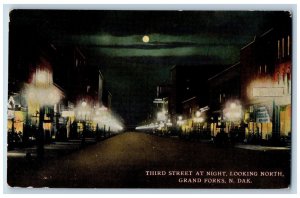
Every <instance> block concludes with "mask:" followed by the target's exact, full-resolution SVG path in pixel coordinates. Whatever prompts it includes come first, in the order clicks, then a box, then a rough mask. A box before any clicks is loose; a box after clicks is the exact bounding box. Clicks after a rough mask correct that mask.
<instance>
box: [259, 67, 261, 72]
mask: <svg viewBox="0 0 300 198" xmlns="http://www.w3.org/2000/svg"><path fill="white" fill-rule="evenodd" d="M259 74H261V65H260V66H259Z"/></svg>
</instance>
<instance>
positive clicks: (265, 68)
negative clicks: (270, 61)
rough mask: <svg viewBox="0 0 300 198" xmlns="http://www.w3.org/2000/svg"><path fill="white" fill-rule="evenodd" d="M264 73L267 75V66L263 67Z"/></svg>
mask: <svg viewBox="0 0 300 198" xmlns="http://www.w3.org/2000/svg"><path fill="white" fill-rule="evenodd" d="M265 73H267V65H265Z"/></svg>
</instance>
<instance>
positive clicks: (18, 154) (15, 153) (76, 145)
mask: <svg viewBox="0 0 300 198" xmlns="http://www.w3.org/2000/svg"><path fill="white" fill-rule="evenodd" d="M94 143H96V140H95V139H94V138H86V140H85V144H86V145H90V144H94ZM80 148H81V140H69V141H68V142H53V143H51V144H45V145H44V149H45V152H44V153H45V156H44V157H45V158H51V157H57V156H60V155H65V154H68V153H71V152H73V151H76V150H79V149H80ZM36 150H37V147H36V146H34V147H28V148H15V149H13V150H9V151H7V158H8V159H12V158H25V157H26V154H30V157H32V158H36V156H37V154H36V153H37V152H36Z"/></svg>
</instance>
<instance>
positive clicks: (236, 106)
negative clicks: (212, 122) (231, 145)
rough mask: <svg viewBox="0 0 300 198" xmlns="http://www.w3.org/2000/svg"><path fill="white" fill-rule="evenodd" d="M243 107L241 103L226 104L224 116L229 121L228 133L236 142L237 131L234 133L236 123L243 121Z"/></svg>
mask: <svg viewBox="0 0 300 198" xmlns="http://www.w3.org/2000/svg"><path fill="white" fill-rule="evenodd" d="M242 113H243V112H242V106H241V105H240V103H239V102H230V103H227V104H226V107H225V109H224V110H223V114H224V117H225V120H227V121H229V128H228V132H229V134H230V137H231V139H232V141H235V140H234V139H235V135H236V134H235V131H232V129H233V127H234V123H235V122H240V121H241V119H242Z"/></svg>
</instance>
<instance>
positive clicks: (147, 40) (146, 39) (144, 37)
mask: <svg viewBox="0 0 300 198" xmlns="http://www.w3.org/2000/svg"><path fill="white" fill-rule="evenodd" d="M149 40H150V38H149V36H147V35H145V36H143V42H144V43H148V42H149Z"/></svg>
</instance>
